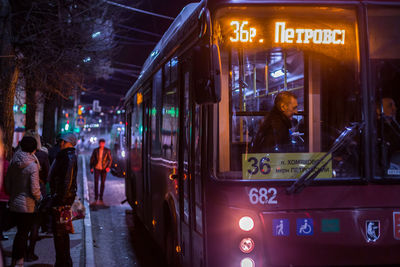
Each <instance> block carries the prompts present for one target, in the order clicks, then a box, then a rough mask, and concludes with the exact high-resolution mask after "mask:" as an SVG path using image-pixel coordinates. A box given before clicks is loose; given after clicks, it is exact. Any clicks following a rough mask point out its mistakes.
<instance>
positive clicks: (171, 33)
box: [125, 2, 204, 101]
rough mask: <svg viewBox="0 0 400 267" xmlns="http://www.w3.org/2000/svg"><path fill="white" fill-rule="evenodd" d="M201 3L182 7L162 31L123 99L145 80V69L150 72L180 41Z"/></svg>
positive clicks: (198, 11) (146, 74) (197, 12)
mask: <svg viewBox="0 0 400 267" xmlns="http://www.w3.org/2000/svg"><path fill="white" fill-rule="evenodd" d="M202 3H204V2H199V3H191V4H188V5H187V6H185V7H184V8H183V9H182V11H181V12H180V13H179V15H178V16H177V17H176V18H175V20H174V21H173V22H172V24H171V26H169V28H168V30H167V31H166V32H165V33H164V35H163V37H162V38H161V40H160V41H159V42H158V43H157V45H156V46H155V47H154V49H153V51H152V52H151V53H150V56H149V57H148V58H147V59H146V61H145V62H144V64H143V67H142V70H141V72H140V75H139V77H138V79H137V80H136V82H135V83H134V84H133V86H132V87H131V88H130V90H129V91H128V93H127V94H126V96H125V101H127V100H128V99H129V98H130V96H131V95H132V94H133V93H134V91H135V88H139V87H140V86H141V85H142V84H143V82H145V81H146V80H147V78H148V76H149V73H147V71H148V70H150V73H151V72H152V70H154V68H155V67H156V66H157V64H158V63H159V62H160V61H162V60H163V59H164V58H165V57H166V56H168V53H169V52H170V50H171V47H174V46H175V45H176V44H178V43H179V42H180V41H181V40H180V38H178V37H179V36H180V33H183V32H186V31H187V30H188V29H190V27H191V26H192V23H189V22H192V21H194V20H197V14H199V13H200V9H201V6H202Z"/></svg>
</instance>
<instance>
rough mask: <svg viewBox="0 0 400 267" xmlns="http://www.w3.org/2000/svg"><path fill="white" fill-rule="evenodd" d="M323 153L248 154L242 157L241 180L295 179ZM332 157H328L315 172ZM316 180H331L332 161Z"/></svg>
mask: <svg viewBox="0 0 400 267" xmlns="http://www.w3.org/2000/svg"><path fill="white" fill-rule="evenodd" d="M324 154H325V153H323V152H321V153H249V154H243V155H242V174H243V180H264V179H267V180H268V179H297V178H299V177H300V176H301V175H302V174H303V173H304V172H305V171H307V170H308V169H309V168H310V167H311V166H313V164H314V163H315V162H317V161H318V160H319V159H320V158H321V157H323V155H324ZM331 157H332V155H328V156H327V157H326V158H325V159H324V160H323V161H322V162H321V163H319V164H318V166H317V168H316V170H318V169H319V168H321V167H322V166H323V165H324V164H325V163H326V162H327V161H328V160H330V159H331ZM318 178H332V161H330V162H329V163H328V164H326V166H325V167H323V170H322V171H321V172H320V173H319V174H318V176H317V179H318Z"/></svg>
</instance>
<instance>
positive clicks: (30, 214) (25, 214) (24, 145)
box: [5, 136, 41, 266]
mask: <svg viewBox="0 0 400 267" xmlns="http://www.w3.org/2000/svg"><path fill="white" fill-rule="evenodd" d="M20 146H21V149H20V150H18V151H17V152H16V153H15V154H14V157H13V159H12V161H11V164H10V167H9V169H8V171H7V174H6V177H5V187H6V192H7V193H8V194H9V196H10V201H9V208H10V211H11V212H12V214H13V216H14V219H15V222H16V224H17V234H16V235H15V238H14V243H13V250H12V264H11V266H23V265H24V256H25V252H26V248H27V240H28V233H29V231H30V229H31V227H32V222H33V219H34V212H35V208H36V205H37V203H38V202H39V201H40V199H41V194H40V185H39V169H40V167H39V162H38V160H37V158H36V157H35V155H34V153H35V151H36V148H37V142H36V140H35V138H33V137H29V136H27V137H24V138H22V140H21V142H20Z"/></svg>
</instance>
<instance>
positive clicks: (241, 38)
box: [229, 20, 346, 45]
mask: <svg viewBox="0 0 400 267" xmlns="http://www.w3.org/2000/svg"><path fill="white" fill-rule="evenodd" d="M230 26H231V30H232V35H231V36H230V38H229V40H230V41H231V42H232V43H253V42H258V43H263V42H264V41H265V40H264V38H263V37H262V36H261V35H260V34H258V32H259V31H258V30H257V27H256V26H253V25H251V24H250V22H249V21H248V20H232V21H231V22H230ZM273 33H274V41H275V43H279V44H306V45H307V44H316V45H344V44H345V37H346V30H345V29H340V28H339V29H334V28H331V29H327V28H322V27H321V28H311V27H310V28H306V27H299V28H294V27H288V26H287V22H282V21H280V22H275V25H274V30H273Z"/></svg>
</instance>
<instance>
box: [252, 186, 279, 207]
mask: <svg viewBox="0 0 400 267" xmlns="http://www.w3.org/2000/svg"><path fill="white" fill-rule="evenodd" d="M276 195H277V190H276V188H273V187H270V188H268V189H267V188H265V187H261V188H256V187H253V188H251V189H250V191H249V200H250V203H251V204H253V205H256V204H264V205H266V204H267V205H271V204H272V205H273V204H278V200H277V199H276Z"/></svg>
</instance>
